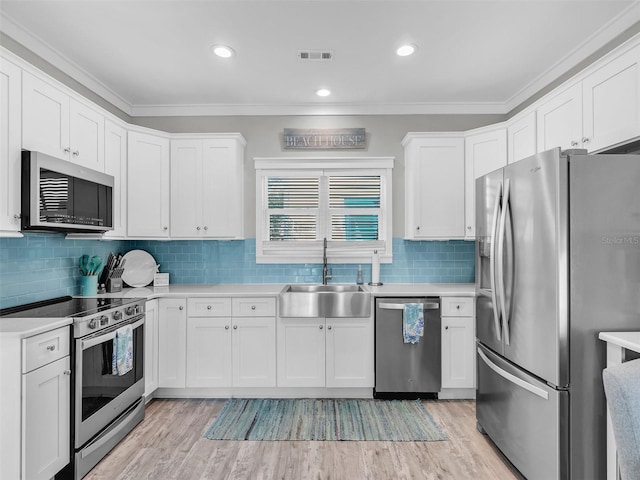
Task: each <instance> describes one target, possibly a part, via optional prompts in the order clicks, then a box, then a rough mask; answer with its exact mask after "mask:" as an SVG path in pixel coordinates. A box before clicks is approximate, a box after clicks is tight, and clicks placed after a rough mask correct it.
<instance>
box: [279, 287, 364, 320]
mask: <svg viewBox="0 0 640 480" xmlns="http://www.w3.org/2000/svg"><path fill="white" fill-rule="evenodd" d="M279 300H280V316H281V317H308V318H314V317H332V318H336V317H369V316H370V315H371V294H370V293H369V292H367V291H366V290H365V289H364V288H362V286H361V285H288V286H287V287H286V288H285V289H284V291H283V292H282V293H281V294H280V299H279Z"/></svg>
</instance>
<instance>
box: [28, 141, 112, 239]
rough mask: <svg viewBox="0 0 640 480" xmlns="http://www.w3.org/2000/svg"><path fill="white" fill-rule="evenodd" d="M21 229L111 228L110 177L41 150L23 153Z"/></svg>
mask: <svg viewBox="0 0 640 480" xmlns="http://www.w3.org/2000/svg"><path fill="white" fill-rule="evenodd" d="M21 178H22V184H21V187H22V193H21V223H22V227H21V228H22V230H24V231H29V230H31V231H55V232H66V233H102V232H106V231H107V230H113V181H114V180H113V177H112V176H111V175H107V174H106V173H103V172H98V171H96V170H92V169H90V168H86V167H83V166H81V165H77V164H75V163H71V162H67V161H65V160H61V159H59V158H55V157H52V156H50V155H46V154H44V153H40V152H30V151H23V152H22V176H21Z"/></svg>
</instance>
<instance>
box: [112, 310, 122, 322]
mask: <svg viewBox="0 0 640 480" xmlns="http://www.w3.org/2000/svg"><path fill="white" fill-rule="evenodd" d="M113 319H114V320H115V321H116V322H119V321H120V320H122V311H120V310H116V311H115V312H113Z"/></svg>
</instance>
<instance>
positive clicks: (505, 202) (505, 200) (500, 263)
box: [496, 178, 509, 345]
mask: <svg viewBox="0 0 640 480" xmlns="http://www.w3.org/2000/svg"><path fill="white" fill-rule="evenodd" d="M508 210H509V179H508V178H507V179H506V180H505V182H504V196H503V197H502V213H501V215H500V226H499V227H498V252H497V257H498V258H497V261H496V263H497V277H498V291H499V292H500V310H501V311H502V332H503V333H504V343H505V344H506V345H509V318H508V312H507V303H506V300H505V296H506V292H505V288H504V238H505V230H506V225H507V212H508Z"/></svg>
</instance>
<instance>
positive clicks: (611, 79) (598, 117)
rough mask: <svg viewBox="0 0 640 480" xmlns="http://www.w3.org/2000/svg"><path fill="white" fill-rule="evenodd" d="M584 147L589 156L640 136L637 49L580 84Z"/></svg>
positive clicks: (610, 63) (639, 68)
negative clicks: (592, 152)
mask: <svg viewBox="0 0 640 480" xmlns="http://www.w3.org/2000/svg"><path fill="white" fill-rule="evenodd" d="M582 94H583V106H584V125H583V127H584V135H583V138H582V142H583V147H584V148H587V149H588V150H589V151H590V152H591V151H594V150H600V149H602V148H605V147H609V146H613V145H615V144H617V143H622V142H624V141H625V140H629V139H631V138H634V137H637V136H640V46H638V47H635V48H634V49H632V50H630V51H628V52H626V53H625V54H623V55H621V56H619V57H617V58H615V59H613V60H612V61H610V62H609V63H607V64H605V65H604V66H603V67H602V68H600V69H598V70H596V71H595V72H594V73H592V74H591V75H589V76H588V77H587V78H585V80H584V81H583V82H582Z"/></svg>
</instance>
